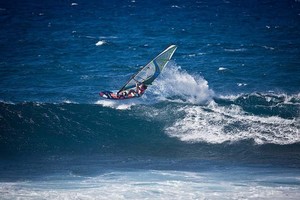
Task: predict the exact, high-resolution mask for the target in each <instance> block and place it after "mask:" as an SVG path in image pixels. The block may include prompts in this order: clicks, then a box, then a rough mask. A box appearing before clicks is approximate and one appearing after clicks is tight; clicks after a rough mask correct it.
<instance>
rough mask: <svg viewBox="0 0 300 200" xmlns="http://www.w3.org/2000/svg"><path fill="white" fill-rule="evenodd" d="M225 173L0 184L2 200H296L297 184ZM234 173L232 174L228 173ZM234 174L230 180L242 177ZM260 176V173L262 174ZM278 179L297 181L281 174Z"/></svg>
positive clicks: (142, 173)
mask: <svg viewBox="0 0 300 200" xmlns="http://www.w3.org/2000/svg"><path fill="white" fill-rule="evenodd" d="M227 173H228V172H226V171H222V173H220V172H203V173H196V172H180V171H157V170H145V171H143V170H140V171H132V172H126V171H124V172H110V173H104V174H102V175H100V176H96V177H91V178H83V177H75V178H66V179H63V178H61V177H60V178H59V179H58V180H55V179H54V180H53V178H48V180H46V181H45V180H35V181H24V182H21V181H20V182H1V183H0V195H1V199H163V200H164V199H274V198H275V199H286V198H287V197H288V198H292V199H299V197H300V194H299V185H297V184H273V185H272V184H271V185H268V184H267V183H268V182H269V181H272V177H263V179H262V181H261V182H262V183H260V181H257V180H255V179H254V178H258V177H256V176H254V178H253V174H251V176H249V177H248V178H247V179H246V180H245V179H243V178H235V179H231V178H230V175H229V177H227V178H224V174H227ZM229 173H231V174H232V173H233V172H229ZM245 173H246V174H247V171H237V172H235V173H234V175H233V174H232V176H231V177H243V176H244V174H245ZM261 173H262V172H261ZM276 178H277V180H279V181H281V180H283V181H284V180H290V181H291V180H292V181H296V182H298V181H297V178H299V177H297V175H296V176H295V177H289V178H286V177H284V176H282V175H279V176H277V177H276Z"/></svg>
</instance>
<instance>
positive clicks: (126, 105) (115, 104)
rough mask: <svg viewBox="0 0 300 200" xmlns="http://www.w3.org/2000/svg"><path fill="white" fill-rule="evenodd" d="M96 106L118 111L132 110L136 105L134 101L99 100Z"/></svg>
mask: <svg viewBox="0 0 300 200" xmlns="http://www.w3.org/2000/svg"><path fill="white" fill-rule="evenodd" d="M95 104H98V105H102V106H104V107H110V108H114V109H117V110H130V109H131V107H132V106H134V105H136V102H135V101H134V100H122V101H117V100H98V101H97V102H95Z"/></svg>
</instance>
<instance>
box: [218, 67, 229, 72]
mask: <svg viewBox="0 0 300 200" xmlns="http://www.w3.org/2000/svg"><path fill="white" fill-rule="evenodd" d="M218 70H219V71H225V70H228V69H227V68H226V67H219V69H218Z"/></svg>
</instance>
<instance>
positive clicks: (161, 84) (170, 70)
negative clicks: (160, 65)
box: [149, 63, 214, 104]
mask: <svg viewBox="0 0 300 200" xmlns="http://www.w3.org/2000/svg"><path fill="white" fill-rule="evenodd" d="M149 92H151V93H152V94H153V95H155V96H157V97H158V98H159V99H160V100H171V101H178V102H188V103H193V104H205V103H207V102H209V101H210V100H211V99H212V97H213V95H214V92H213V91H212V90H211V89H209V86H208V82H207V81H206V80H205V79H204V78H202V77H197V76H192V75H190V74H189V73H187V72H186V71H184V70H182V69H181V68H180V67H178V66H176V65H175V64H172V63H170V64H169V65H168V66H167V67H166V69H165V70H164V71H163V73H162V74H161V76H160V77H159V79H158V80H157V81H155V82H154V83H153V85H152V86H150V87H149Z"/></svg>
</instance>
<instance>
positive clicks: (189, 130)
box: [0, 93, 300, 164]
mask: <svg viewBox="0 0 300 200" xmlns="http://www.w3.org/2000/svg"><path fill="white" fill-rule="evenodd" d="M98 103H99V102H97V104H73V103H69V104H68V103H61V104H48V103H17V104H11V103H10V104H9V103H0V111H1V116H0V121H1V127H0V128H1V130H2V131H1V135H0V138H1V140H0V143H1V145H0V148H1V149H0V152H1V154H2V156H14V155H48V154H49V155H51V154H57V153H58V154H87V153H94V154H98V155H109V154H113V155H114V154H115V155H122V154H125V155H129V156H158V157H168V158H169V157H170V156H171V157H179V158H187V157H190V158H202V159H212V158H215V159H224V158H227V159H230V157H231V156H232V155H234V157H235V158H237V159H243V160H244V159H246V160H247V159H249V161H251V160H253V159H254V160H255V159H258V160H260V159H259V158H260V157H261V156H262V157H263V156H266V155H265V154H268V156H270V157H271V158H273V159H275V160H278V159H281V158H282V157H286V156H287V155H286V154H287V153H291V154H289V156H288V157H289V160H290V161H291V162H293V161H294V159H295V158H296V157H294V156H299V155H298V154H299V153H297V152H299V148H300V145H299V142H300V136H299V130H300V125H299V103H300V99H299V96H297V95H296V96H284V95H269V94H268V95H267V94H257V93H255V94H248V95H238V96H235V97H232V96H231V97H218V98H213V99H211V100H210V102H208V103H206V104H191V103H182V102H180V103H178V102H174V99H172V100H170V101H168V100H165V101H161V102H158V103H153V104H142V103H141V102H139V103H140V104H136V105H132V104H129V105H127V107H126V106H125V109H118V108H119V107H118V106H117V107H115V105H110V106H111V107H107V106H108V105H106V106H101V105H99V104H98ZM119 106H120V105H119ZM297 149H298V150H297ZM269 154H270V155H269ZM245 156H246V157H245ZM294 164H295V163H294Z"/></svg>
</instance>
